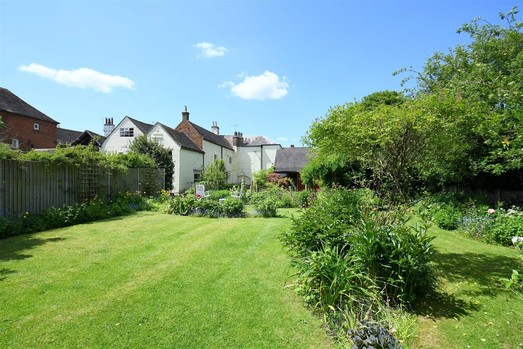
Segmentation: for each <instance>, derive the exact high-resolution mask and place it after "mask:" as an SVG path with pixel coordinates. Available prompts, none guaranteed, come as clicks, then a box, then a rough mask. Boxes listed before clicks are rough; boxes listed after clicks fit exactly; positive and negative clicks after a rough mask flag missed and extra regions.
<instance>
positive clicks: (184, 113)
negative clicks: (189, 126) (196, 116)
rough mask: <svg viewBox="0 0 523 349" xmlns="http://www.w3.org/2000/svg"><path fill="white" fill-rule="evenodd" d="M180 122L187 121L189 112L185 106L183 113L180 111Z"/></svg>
mask: <svg viewBox="0 0 523 349" xmlns="http://www.w3.org/2000/svg"><path fill="white" fill-rule="evenodd" d="M182 120H183V121H189V112H188V111H187V106H185V111H182Z"/></svg>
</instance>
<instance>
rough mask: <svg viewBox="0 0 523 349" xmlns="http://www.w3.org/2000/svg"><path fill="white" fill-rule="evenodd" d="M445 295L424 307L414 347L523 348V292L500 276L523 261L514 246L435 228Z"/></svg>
mask: <svg viewBox="0 0 523 349" xmlns="http://www.w3.org/2000/svg"><path fill="white" fill-rule="evenodd" d="M431 233H432V234H433V235H434V236H436V239H435V240H434V241H433V243H434V246H435V247H436V250H437V253H436V255H435V256H434V261H435V262H436V265H437V267H438V269H439V271H440V276H441V281H442V285H441V288H442V293H441V295H440V297H438V298H436V299H432V300H431V301H429V302H427V304H425V306H422V307H420V309H418V312H419V314H420V316H419V319H418V324H417V327H416V329H415V331H416V337H415V338H414V340H413V341H412V343H411V345H410V347H411V348H413V349H414V348H507V349H508V348H523V298H518V297H516V296H515V295H514V294H513V293H512V292H510V291H507V290H505V289H504V288H503V285H502V284H501V283H500V282H499V279H500V278H502V277H509V276H510V274H511V271H512V269H514V268H516V267H517V266H518V265H520V266H521V254H520V255H518V253H517V252H516V251H515V250H514V249H510V248H507V247H502V246H492V245H487V244H485V243H482V242H479V241H475V240H472V239H469V238H467V237H465V236H462V235H460V234H458V233H455V232H448V231H444V230H441V229H438V228H432V229H431Z"/></svg>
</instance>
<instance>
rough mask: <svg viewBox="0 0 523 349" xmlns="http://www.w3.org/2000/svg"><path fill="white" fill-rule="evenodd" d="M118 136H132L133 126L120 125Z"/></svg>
mask: <svg viewBox="0 0 523 349" xmlns="http://www.w3.org/2000/svg"><path fill="white" fill-rule="evenodd" d="M120 137H134V127H122V128H121V129H120Z"/></svg>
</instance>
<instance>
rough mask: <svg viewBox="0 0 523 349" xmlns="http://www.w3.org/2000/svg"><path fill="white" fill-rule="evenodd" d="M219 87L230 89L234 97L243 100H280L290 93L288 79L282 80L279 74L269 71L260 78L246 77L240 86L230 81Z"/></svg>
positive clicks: (259, 76)
mask: <svg viewBox="0 0 523 349" xmlns="http://www.w3.org/2000/svg"><path fill="white" fill-rule="evenodd" d="M219 87H226V88H230V89H231V92H232V94H233V95H235V96H237V97H240V98H242V99H257V100H266V99H280V98H283V97H285V96H286V95H287V94H288V93H289V92H288V90H287V89H288V88H289V84H288V83H287V78H286V77H285V76H284V77H283V78H282V79H281V80H280V77H279V76H278V75H277V74H275V73H273V72H270V71H268V70H267V71H265V72H264V73H263V74H261V75H258V76H245V78H244V80H243V81H242V82H240V83H238V84H235V83H233V82H231V81H229V82H225V83H223V84H221V85H220V86H219Z"/></svg>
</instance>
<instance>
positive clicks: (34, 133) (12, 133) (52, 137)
mask: <svg viewBox="0 0 523 349" xmlns="http://www.w3.org/2000/svg"><path fill="white" fill-rule="evenodd" d="M0 116H1V117H2V121H3V123H4V126H3V127H2V128H1V129H0V139H1V141H2V142H4V143H8V144H11V141H12V139H13V138H16V139H18V141H19V144H20V149H21V150H24V151H26V150H31V149H32V148H35V149H42V148H55V147H56V126H57V124H55V123H53V122H49V121H43V120H38V119H33V118H30V117H27V116H22V115H18V114H13V113H9V112H7V111H0ZM35 123H37V124H39V125H40V129H39V130H35V129H34V124H35Z"/></svg>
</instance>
